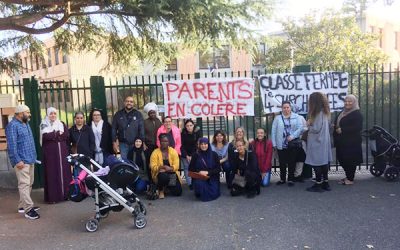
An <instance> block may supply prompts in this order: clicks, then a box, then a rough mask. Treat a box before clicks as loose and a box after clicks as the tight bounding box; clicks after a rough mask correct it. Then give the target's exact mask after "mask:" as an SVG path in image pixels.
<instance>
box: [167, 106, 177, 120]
mask: <svg viewBox="0 0 400 250" xmlns="http://www.w3.org/2000/svg"><path fill="white" fill-rule="evenodd" d="M174 106H175V103H168V108H167V115H168V116H171V117H175V116H176V114H174V113H172V111H174Z"/></svg>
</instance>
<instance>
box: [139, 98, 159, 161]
mask: <svg viewBox="0 0 400 250" xmlns="http://www.w3.org/2000/svg"><path fill="white" fill-rule="evenodd" d="M157 110H158V107H157V104H155V103H154V102H150V103H147V104H146V105H145V106H144V107H143V111H144V112H145V113H146V114H147V115H148V116H149V117H148V118H147V119H146V120H144V147H145V149H148V150H149V152H150V154H151V153H152V152H153V150H154V149H155V148H156V147H157V145H156V142H157V131H158V129H159V128H160V127H161V125H162V123H161V121H160V119H158V117H157V115H158V114H157Z"/></svg>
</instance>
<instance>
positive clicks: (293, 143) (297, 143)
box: [288, 138, 303, 148]
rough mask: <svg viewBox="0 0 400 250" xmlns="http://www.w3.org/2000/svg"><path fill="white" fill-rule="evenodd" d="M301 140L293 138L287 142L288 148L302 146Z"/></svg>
mask: <svg viewBox="0 0 400 250" xmlns="http://www.w3.org/2000/svg"><path fill="white" fill-rule="evenodd" d="M302 147H303V142H302V141H301V139H300V138H296V139H293V140H291V141H289V142H288V148H302Z"/></svg>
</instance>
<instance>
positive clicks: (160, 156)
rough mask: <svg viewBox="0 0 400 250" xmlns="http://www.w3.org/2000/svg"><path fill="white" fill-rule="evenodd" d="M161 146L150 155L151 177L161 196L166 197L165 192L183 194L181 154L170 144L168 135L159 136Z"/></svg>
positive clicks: (176, 194)
mask: <svg viewBox="0 0 400 250" xmlns="http://www.w3.org/2000/svg"><path fill="white" fill-rule="evenodd" d="M158 140H159V141H160V147H159V148H156V149H155V150H154V151H153V153H152V154H151V157H150V168H151V177H152V179H153V182H154V183H156V184H157V188H158V192H159V198H160V199H164V197H165V196H164V195H165V192H166V191H167V192H169V193H170V194H171V195H174V196H180V195H181V194H182V185H181V178H180V177H179V172H178V171H179V155H178V153H177V152H176V150H175V149H174V148H173V147H170V146H169V140H168V135H167V134H165V133H162V134H160V135H159V136H158Z"/></svg>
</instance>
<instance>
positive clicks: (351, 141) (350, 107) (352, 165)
mask: <svg viewBox="0 0 400 250" xmlns="http://www.w3.org/2000/svg"><path fill="white" fill-rule="evenodd" d="M362 123H363V117H362V115H361V112H360V107H359V106H358V100H357V98H356V97H355V96H354V95H348V96H346V98H345V99H344V109H343V111H342V112H341V113H340V114H339V116H337V117H336V121H335V131H334V132H333V139H334V141H335V147H336V157H337V159H338V160H339V163H340V165H341V166H342V168H343V169H344V171H345V173H346V178H344V179H342V180H340V182H339V183H340V184H342V185H352V184H353V183H354V174H355V172H356V168H357V165H359V164H360V163H362V148H361V142H362V138H361V130H362Z"/></svg>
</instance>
